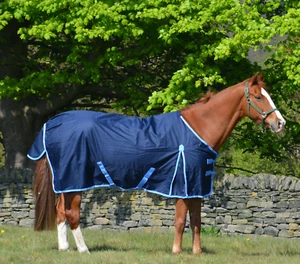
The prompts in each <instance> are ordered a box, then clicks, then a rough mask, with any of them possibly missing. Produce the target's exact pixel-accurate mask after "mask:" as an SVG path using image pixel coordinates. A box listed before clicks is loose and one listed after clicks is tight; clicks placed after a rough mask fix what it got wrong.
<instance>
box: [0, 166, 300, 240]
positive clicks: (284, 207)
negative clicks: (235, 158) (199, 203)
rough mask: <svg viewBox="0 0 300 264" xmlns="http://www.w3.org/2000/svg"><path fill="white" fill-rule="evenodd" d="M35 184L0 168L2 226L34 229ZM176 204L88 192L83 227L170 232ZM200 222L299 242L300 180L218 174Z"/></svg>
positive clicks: (26, 173)
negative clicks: (31, 227)
mask: <svg viewBox="0 0 300 264" xmlns="http://www.w3.org/2000/svg"><path fill="white" fill-rule="evenodd" d="M31 185H32V172H31V171H30V170H11V171H10V170H5V169H0V224H9V225H19V226H32V225H33V223H34V206H33V197H32V187H31ZM174 202H175V201H174V199H166V198H164V197H161V196H158V195H153V194H149V193H146V192H142V191H135V192H122V191H119V190H116V189H106V188H105V189H94V190H91V191H89V192H85V193H84V197H83V203H82V224H83V226H84V227H87V228H94V229H118V230H129V231H146V232H147V231H149V232H150V231H156V230H157V231H163V232H164V231H169V230H172V229H173V228H174V227H173V225H174V213H175V211H174V208H175V206H174V204H175V203H174ZM202 224H203V226H204V227H215V228H218V229H220V231H221V232H222V233H223V234H257V235H270V236H275V237H277V236H278V237H288V238H300V227H299V225H300V180H299V179H297V178H294V177H286V176H274V175H267V174H260V175H254V176H252V177H245V176H233V175H218V176H216V177H215V179H214V193H213V195H211V196H210V197H209V198H206V199H204V201H203V207H202ZM187 227H188V223H187Z"/></svg>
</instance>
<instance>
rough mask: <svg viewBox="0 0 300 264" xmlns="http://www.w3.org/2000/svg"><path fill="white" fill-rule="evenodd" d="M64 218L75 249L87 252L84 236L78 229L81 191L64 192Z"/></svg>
mask: <svg viewBox="0 0 300 264" xmlns="http://www.w3.org/2000/svg"><path fill="white" fill-rule="evenodd" d="M64 197H65V209H66V218H67V221H68V223H69V225H70V228H71V230H72V233H73V236H74V239H75V242H76V246H77V250H78V251H79V252H80V253H82V252H88V253H89V250H88V248H87V246H86V244H85V242H84V238H83V235H82V232H81V229H80V204H81V198H82V193H79V192H78V193H64Z"/></svg>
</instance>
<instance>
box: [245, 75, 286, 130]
mask: <svg viewBox="0 0 300 264" xmlns="http://www.w3.org/2000/svg"><path fill="white" fill-rule="evenodd" d="M244 91H245V96H246V100H247V110H246V109H245V110H246V111H247V114H248V116H249V117H250V118H251V119H252V120H254V121H256V122H257V123H260V124H261V125H262V127H263V126H266V127H268V128H270V129H271V131H272V132H274V133H277V132H280V131H281V130H282V129H283V128H284V125H285V123H286V121H285V120H284V118H283V117H282V115H281V114H280V112H279V110H278V109H277V108H276V107H275V104H274V103H273V101H272V99H271V96H270V95H269V93H268V92H267V91H266V89H265V84H264V82H263V75H258V73H256V74H255V75H254V76H253V77H252V78H250V79H249V80H248V81H247V82H246V85H245V89H244Z"/></svg>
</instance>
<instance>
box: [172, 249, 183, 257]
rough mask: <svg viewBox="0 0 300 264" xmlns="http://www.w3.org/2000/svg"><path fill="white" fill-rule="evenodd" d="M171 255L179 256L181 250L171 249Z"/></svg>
mask: <svg viewBox="0 0 300 264" xmlns="http://www.w3.org/2000/svg"><path fill="white" fill-rule="evenodd" d="M172 253H173V254H174V255H179V254H180V253H181V250H180V249H176V248H173V249H172Z"/></svg>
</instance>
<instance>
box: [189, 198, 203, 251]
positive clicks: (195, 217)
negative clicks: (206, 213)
mask: <svg viewBox="0 0 300 264" xmlns="http://www.w3.org/2000/svg"><path fill="white" fill-rule="evenodd" d="M201 201H202V199H189V204H188V208H189V213H190V226H191V229H192V232H193V253H194V254H200V253H202V249H201V241H200V231H201Z"/></svg>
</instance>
